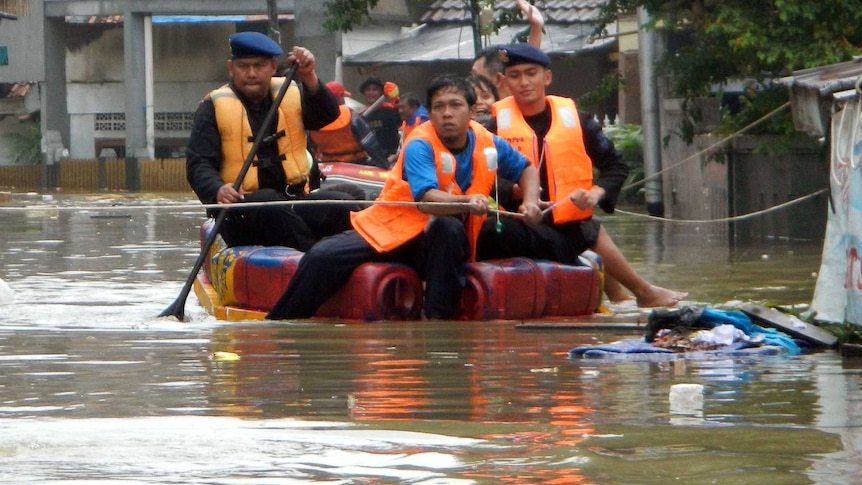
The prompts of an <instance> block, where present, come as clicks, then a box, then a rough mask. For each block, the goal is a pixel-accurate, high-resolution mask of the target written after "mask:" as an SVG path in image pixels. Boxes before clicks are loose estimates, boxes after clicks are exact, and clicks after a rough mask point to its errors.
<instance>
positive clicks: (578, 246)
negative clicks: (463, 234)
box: [477, 44, 687, 307]
mask: <svg viewBox="0 0 862 485" xmlns="http://www.w3.org/2000/svg"><path fill="white" fill-rule="evenodd" d="M498 55H499V58H500V62H502V63H503V65H504V66H505V67H504V68H503V81H504V83H505V84H506V86H507V87H508V89H509V92H510V93H511V94H512V95H511V96H510V97H509V98H506V99H503V100H501V101H498V102H496V103H495V104H494V106H493V109H492V111H493V114H494V116H495V118H496V120H497V134H498V135H499V136H500V137H502V138H503V139H505V140H506V141H508V142H509V143H511V144H512V145H513V146H514V147H515V148H517V149H518V151H520V152H521V153H522V154H524V155H525V156H526V157H527V158H529V159H530V161H531V162H532V164H533V166H534V167H536V169H537V170H538V172H539V180H540V185H541V199H542V201H543V202H542V203H541V204H542V206H543V209H544V212H545V216H544V217H543V220H542V222H541V223H539V224H529V223H525V222H524V221H521V220H517V219H514V218H505V219H504V220H502V221H501V222H502V223H503V228H502V231H498V230H497V229H496V227H495V226H493V225H487V224H486V225H485V226H484V227H483V228H482V234H481V236H480V238H479V247H478V249H477V254H478V258H479V259H491V258H503V257H510V256H528V257H533V258H537V259H550V260H554V261H559V262H561V263H568V264H574V263H575V262H576V261H577V256H578V254H580V253H581V252H583V251H584V250H586V249H592V250H593V251H595V252H596V253H598V255H599V256H601V258H602V261H603V262H604V268H605V271H606V274H607V275H608V276H610V278H609V280H610V281H611V285H616V287H614V286H611V289H610V291H611V292H616V291H619V292H621V293H622V295H620V294H616V293H613V294H611V295H610V298H611V299H612V300H625V299H630V298H631V296H629V295H628V294H626V293H625V291H624V290H623V289H622V288H619V287H618V283H616V282H619V283H621V284H622V285H623V286H624V287H626V288H628V289H629V290H630V291H632V293H634V296H635V298H636V299H637V304H638V306H641V307H655V306H670V305H675V304H677V303H679V301H680V300H682V299H683V298H685V296H686V295H687V293H682V292H678V291H673V290H668V289H666V288H661V287H659V286H655V285H653V284H651V283H649V282H647V281H646V280H644V279H643V278H642V277H641V276H640V275H639V274H638V273H637V272H636V271H635V270H634V269H633V268H632V267H631V265H629V263H628V261H626V259H625V257H624V256H623V254H622V253H621V252H620V250H619V249H618V248H617V246H616V245H615V244H614V242H613V241H612V240H611V238H610V236H609V235H608V233H607V232H606V231H605V229H604V227H602V225H601V222H600V221H599V220H598V219H596V218H594V217H593V207H594V206H596V205H598V206H599V207H601V208H602V209H603V210H605V211H606V212H608V213H612V212H613V210H614V206H615V205H616V200H617V196H618V195H619V192H620V189H621V188H622V184H623V183H624V182H625V180H626V177H627V176H628V166H627V165H626V164H625V162H624V161H623V160H622V158H621V157H620V156H619V153H618V152H617V151H616V149H615V148H614V145H613V143H612V142H611V141H610V140H608V139H607V138H606V137H605V136H604V135H603V134H602V128H601V126H600V125H599V124H598V123H597V122H596V121H595V120H593V119H592V117H590V116H589V115H588V114H586V113H580V112H578V110H577V107H576V106H575V102H574V100H572V99H569V98H564V97H561V96H547V95H546V94H545V88H546V87H547V86H548V85H550V84H551V79H552V76H551V70H550V69H548V67H549V66H550V64H551V59H550V58H549V57H548V55H547V54H545V53H544V52H542V51H541V50H540V49H537V48H536V47H533V46H531V45H529V44H512V45H507V46H503V47H501V48H500V49H499V52H498ZM594 168H595V169H597V170H598V172H599V175H598V178H597V179H596V180H593V169H594Z"/></svg>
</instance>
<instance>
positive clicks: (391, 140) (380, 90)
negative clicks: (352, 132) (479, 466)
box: [359, 76, 401, 159]
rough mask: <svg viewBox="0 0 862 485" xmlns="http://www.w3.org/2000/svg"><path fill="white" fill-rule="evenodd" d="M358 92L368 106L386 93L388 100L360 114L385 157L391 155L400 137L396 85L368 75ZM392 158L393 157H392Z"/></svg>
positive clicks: (393, 153)
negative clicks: (372, 132)
mask: <svg viewBox="0 0 862 485" xmlns="http://www.w3.org/2000/svg"><path fill="white" fill-rule="evenodd" d="M359 92H360V93H362V95H363V96H365V101H366V102H367V103H368V105H369V108H370V107H371V105H373V104H374V102H375V101H377V100H378V99H379V98H380V97H381V96H383V95H386V97H387V98H389V100H388V101H386V102H384V103H383V104H382V105H379V106H377V107H376V108H372V109H368V110H367V111H366V112H365V113H363V114H362V117H363V118H365V121H366V122H367V123H368V126H370V127H371V130H372V131H374V136H376V137H377V141H378V142H379V143H380V146H381V147H382V148H383V151H384V152H385V153H386V156H387V157H393V155H395V153H396V152H397V151H398V144H399V142H400V137H399V136H398V129H399V128H400V127H401V115H400V114H398V107H397V106H396V103H397V101H398V86H396V85H395V83H392V82H387V83H385V84H384V83H383V81H381V80H380V79H379V78H376V77H374V76H371V77H369V78H368V79H366V80H365V81H363V82H362V84H360V85H359ZM393 159H394V157H393Z"/></svg>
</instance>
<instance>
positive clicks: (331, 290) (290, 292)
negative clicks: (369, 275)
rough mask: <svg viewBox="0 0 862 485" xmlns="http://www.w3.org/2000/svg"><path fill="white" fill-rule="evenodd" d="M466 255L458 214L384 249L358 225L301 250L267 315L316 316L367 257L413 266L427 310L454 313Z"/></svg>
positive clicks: (432, 315)
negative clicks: (302, 253)
mask: <svg viewBox="0 0 862 485" xmlns="http://www.w3.org/2000/svg"><path fill="white" fill-rule="evenodd" d="M469 256H470V244H469V242H468V240H467V233H466V231H465V230H464V224H463V223H462V222H461V220H460V219H458V218H456V217H434V218H432V219H431V221H430V222H429V223H428V225H427V226H426V227H425V231H424V233H423V234H420V235H419V236H417V237H416V238H414V239H412V240H410V241H408V242H407V243H406V244H404V245H402V246H400V247H398V248H396V249H394V250H392V251H387V252H385V253H378V252H377V251H376V250H375V249H374V248H372V247H371V246H370V245H369V244H368V243H367V242H366V241H365V239H363V238H362V236H360V235H359V233H357V232H356V231H352V230H351V231H347V232H344V233H341V234H336V235H335V236H332V237H328V238H326V239H324V240H322V241H320V242H319V243H317V244H316V245H314V247H312V248H311V250H309V251H308V252H307V253H305V256H303V257H302V259H301V260H300V261H299V266H298V267H297V269H296V273H295V274H294V275H293V279H291V281H290V284H289V285H288V286H287V289H286V290H285V291H284V293H283V294H282V295H281V298H280V299H279V300H278V302H277V303H276V304H275V306H274V307H273V308H272V310H270V312H269V314H268V315H267V318H270V319H284V320H287V319H297V318H310V317H312V316H314V314H315V313H316V312H317V309H318V308H320V306H321V305H323V303H325V302H326V300H328V299H329V298H330V297H331V296H332V295H334V294H335V293H336V292H337V291H338V290H339V288H341V287H342V286H344V285H345V284H346V283H347V280H348V279H350V275H351V273H353V270H354V269H356V268H357V267H359V265H361V264H362V263H366V262H398V263H403V264H406V265H408V266H410V267H412V268H413V269H415V270H416V272H417V273H419V276H420V278H422V279H423V280H425V298H424V306H423V309H424V311H425V316H426V317H427V318H434V319H448V318H452V317H453V316H454V315H455V312H456V311H457V309H458V305H459V303H460V301H461V292H462V290H463V289H464V284H465V282H466V276H465V272H466V267H465V264H466V262H467V259H468V258H469Z"/></svg>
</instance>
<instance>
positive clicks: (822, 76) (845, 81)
mask: <svg viewBox="0 0 862 485" xmlns="http://www.w3.org/2000/svg"><path fill="white" fill-rule="evenodd" d="M860 77H862V57H857V58H856V59H854V60H852V61H847V62H841V63H838V64H830V65H828V66H821V67H813V68H811V69H803V70H801V71H794V73H793V75H792V76H788V77H785V78H782V79H780V80H779V82H781V83H782V84H784V85H786V86H788V87H791V88H792V87H801V88H805V89H814V90H817V91H818V92H819V93H820V94H821V95H826V94H830V93H834V92H837V91H844V90H847V89H852V88H853V87H854V86H855V84H856V81H858V80H859V78H860Z"/></svg>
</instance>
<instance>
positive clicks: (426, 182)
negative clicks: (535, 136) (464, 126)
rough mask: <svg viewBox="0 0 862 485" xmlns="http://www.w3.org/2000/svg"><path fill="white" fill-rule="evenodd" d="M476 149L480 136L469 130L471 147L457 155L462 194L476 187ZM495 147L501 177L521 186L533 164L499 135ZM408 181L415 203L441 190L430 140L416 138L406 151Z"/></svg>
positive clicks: (405, 161)
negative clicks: (428, 194)
mask: <svg viewBox="0 0 862 485" xmlns="http://www.w3.org/2000/svg"><path fill="white" fill-rule="evenodd" d="M475 145H476V135H475V134H474V133H473V130H467V147H466V148H465V149H464V150H463V151H461V153H459V154H457V155H455V164H456V168H455V182H456V183H457V184H458V187H460V188H461V192H466V191H467V189H468V188H470V185H471V184H472V183H473V149H474V147H475ZM494 146H495V147H496V148H497V176H498V177H503V178H504V179H507V180H511V181H513V182H517V181H518V179H520V178H521V174H522V173H523V172H524V169H525V168H527V166H528V165H529V164H530V162H529V160H527V158H526V157H525V156H523V155H521V153H520V152H518V151H517V150H515V149H514V148H513V147H512V145H509V143H508V142H506V141H505V140H503V139H502V138H500V137H498V136H497V135H494ZM404 179H405V180H407V183H409V184H410V191H411V192H412V193H413V200H415V201H417V202H418V201H420V200H422V197H423V196H424V195H425V192H428V191H429V190H431V189H440V187H438V180H437V166H436V165H435V164H434V150H433V149H432V148H431V143H429V142H428V141H427V140H423V139H421V138H413V139H412V140H410V142H409V143H408V144H407V146H406V147H405V148H404ZM441 190H443V189H441Z"/></svg>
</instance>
